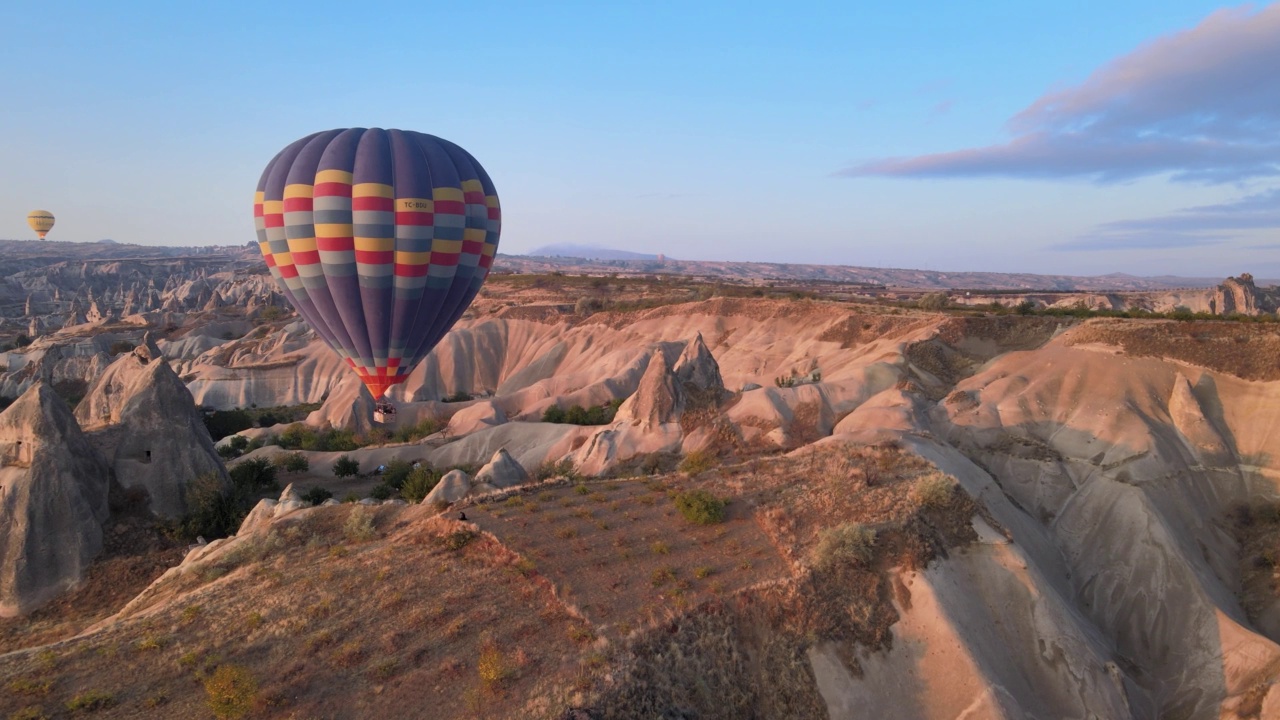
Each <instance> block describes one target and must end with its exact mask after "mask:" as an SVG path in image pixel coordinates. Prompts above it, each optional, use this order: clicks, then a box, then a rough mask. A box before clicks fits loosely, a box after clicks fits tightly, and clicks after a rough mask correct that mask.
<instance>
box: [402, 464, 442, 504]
mask: <svg viewBox="0 0 1280 720" xmlns="http://www.w3.org/2000/svg"><path fill="white" fill-rule="evenodd" d="M440 477H441V476H440V474H439V473H437V472H435V471H434V470H431V469H430V468H428V467H426V466H425V465H424V466H422V467H419V468H418V469H417V470H414V471H413V472H411V473H409V479H408V480H405V481H404V486H403V487H401V488H400V497H402V498H404V500H405V502H408V503H420V502H422V500H423V499H424V498H425V497H427V495H428V494H430V493H431V491H432V490H434V489H435V487H436V484H438V483H439V482H440Z"/></svg>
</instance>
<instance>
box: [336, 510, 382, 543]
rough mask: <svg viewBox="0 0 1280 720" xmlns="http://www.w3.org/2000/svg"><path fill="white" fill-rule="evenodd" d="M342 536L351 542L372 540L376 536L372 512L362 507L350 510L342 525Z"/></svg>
mask: <svg viewBox="0 0 1280 720" xmlns="http://www.w3.org/2000/svg"><path fill="white" fill-rule="evenodd" d="M342 534H343V535H344V536H346V538H347V539H348V540H350V541H351V542H365V541H366V540H372V539H373V538H374V536H375V535H376V534H377V532H376V531H375V530H374V528H373V511H371V510H369V508H367V507H365V506H363V505H357V506H355V507H353V508H351V513H350V514H349V515H347V521H346V522H345V523H343V525H342Z"/></svg>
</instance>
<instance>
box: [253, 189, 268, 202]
mask: <svg viewBox="0 0 1280 720" xmlns="http://www.w3.org/2000/svg"><path fill="white" fill-rule="evenodd" d="M266 197H267V194H266V193H264V192H262V191H261V190H259V191H258V192H256V193H254V194H253V204H254V205H257V204H258V203H260V202H262V201H263V200H264V199H266Z"/></svg>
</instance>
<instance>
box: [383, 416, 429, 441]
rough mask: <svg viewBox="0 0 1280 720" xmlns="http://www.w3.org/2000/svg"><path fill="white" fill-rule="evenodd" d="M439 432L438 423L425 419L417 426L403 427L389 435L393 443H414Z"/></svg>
mask: <svg viewBox="0 0 1280 720" xmlns="http://www.w3.org/2000/svg"><path fill="white" fill-rule="evenodd" d="M438 432H440V423H439V421H437V420H433V419H431V418H427V419H426V420H423V421H422V422H420V423H418V424H417V425H411V426H409V427H403V428H400V429H398V430H396V431H395V432H394V433H392V435H391V439H392V440H393V441H395V442H402V443H406V442H415V441H417V440H421V439H422V438H424V437H427V436H428V435H435V434H436V433H438Z"/></svg>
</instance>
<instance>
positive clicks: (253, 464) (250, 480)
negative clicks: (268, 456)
mask: <svg viewBox="0 0 1280 720" xmlns="http://www.w3.org/2000/svg"><path fill="white" fill-rule="evenodd" d="M227 472H228V474H230V475H231V484H232V485H235V487H236V489H237V490H243V491H245V492H247V493H251V494H256V493H261V492H264V491H269V490H279V489H280V486H279V485H277V484H276V468H275V466H274V465H272V464H271V463H269V462H267V461H266V460H264V459H262V458H252V459H250V460H245V461H244V462H242V463H240V464H238V465H236V466H235V467H233V468H231V469H230V470H228V471H227Z"/></svg>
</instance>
